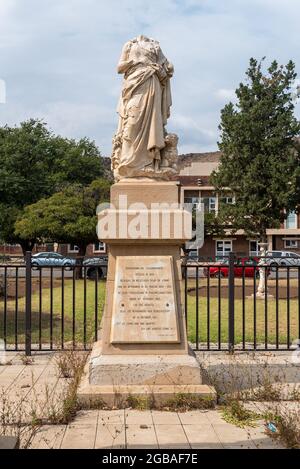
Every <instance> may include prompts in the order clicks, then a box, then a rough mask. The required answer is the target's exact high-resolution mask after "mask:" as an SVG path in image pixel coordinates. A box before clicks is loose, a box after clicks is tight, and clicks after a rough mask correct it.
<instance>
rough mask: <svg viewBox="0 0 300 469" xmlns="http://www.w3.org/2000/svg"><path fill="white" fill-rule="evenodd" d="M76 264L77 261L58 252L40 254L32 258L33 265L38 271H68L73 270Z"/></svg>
mask: <svg viewBox="0 0 300 469" xmlns="http://www.w3.org/2000/svg"><path fill="white" fill-rule="evenodd" d="M75 264H76V260H75V259H72V258H71V257H64V256H62V255H61V254H58V253H57V252H39V253H38V254H34V255H33V256H32V258H31V265H32V267H33V268H36V269H38V268H39V267H65V268H66V270H71V269H72V268H74V267H75Z"/></svg>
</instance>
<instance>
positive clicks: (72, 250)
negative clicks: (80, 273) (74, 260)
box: [68, 244, 79, 253]
mask: <svg viewBox="0 0 300 469" xmlns="http://www.w3.org/2000/svg"><path fill="white" fill-rule="evenodd" d="M68 252H70V253H78V252H79V247H78V246H77V245H76V244H68Z"/></svg>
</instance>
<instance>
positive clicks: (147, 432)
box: [126, 423, 158, 449]
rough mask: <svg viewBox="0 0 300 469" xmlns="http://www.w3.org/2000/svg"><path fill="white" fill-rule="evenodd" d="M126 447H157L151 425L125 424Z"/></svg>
mask: <svg viewBox="0 0 300 469" xmlns="http://www.w3.org/2000/svg"><path fill="white" fill-rule="evenodd" d="M126 447H127V448H128V449H133V448H135V449H138V448H143V449H147V448H154V449H155V448H158V442H157V438H156V434H155V430H154V426H153V425H147V424H138V423H136V424H126Z"/></svg>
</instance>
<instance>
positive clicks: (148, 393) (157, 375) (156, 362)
mask: <svg viewBox="0 0 300 469" xmlns="http://www.w3.org/2000/svg"><path fill="white" fill-rule="evenodd" d="M178 395H181V396H182V395H188V396H189V397H190V398H191V397H192V396H193V397H194V398H195V399H197V401H199V400H201V399H203V400H205V402H209V403H210V404H211V405H213V404H214V403H215V401H216V392H215V390H214V389H213V388H212V387H210V386H208V385H205V384H202V376H201V369H200V364H199V363H198V361H197V359H196V357H195V355H194V353H193V352H192V350H190V353H189V354H186V355H161V356H159V355H103V354H102V353H101V342H96V343H95V344H94V347H93V351H92V353H91V356H90V359H89V361H88V363H87V365H86V368H85V372H84V376H83V379H82V382H81V384H80V386H79V389H78V400H79V403H80V405H81V406H83V407H85V408H87V407H92V406H95V405H104V406H106V407H126V406H130V403H132V400H133V399H135V398H136V399H146V400H147V401H149V402H150V401H151V405H152V406H153V407H161V406H163V405H166V404H168V403H170V402H171V401H173V400H174V402H176V396H178Z"/></svg>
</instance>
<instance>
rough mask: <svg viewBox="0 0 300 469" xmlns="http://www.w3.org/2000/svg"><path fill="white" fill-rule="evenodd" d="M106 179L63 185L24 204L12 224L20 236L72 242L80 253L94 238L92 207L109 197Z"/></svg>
mask: <svg viewBox="0 0 300 469" xmlns="http://www.w3.org/2000/svg"><path fill="white" fill-rule="evenodd" d="M109 189H110V183H109V182H108V181H106V180H103V179H97V180H95V181H93V182H92V183H91V184H90V185H89V186H87V187H84V186H80V185H73V186H69V187H66V188H65V189H64V190H63V191H61V192H57V193H56V194H54V195H52V196H51V197H48V198H44V199H41V200H39V201H38V202H36V203H35V204H32V205H29V206H27V207H25V209H24V212H23V214H22V216H21V217H20V218H19V219H18V220H17V222H16V224H15V230H16V234H17V236H18V237H19V238H20V239H25V240H26V239H36V240H38V241H40V242H49V243H52V242H57V243H72V244H76V245H77V246H78V247H79V253H80V255H84V254H85V251H86V247H87V245H88V244H90V243H93V242H96V241H97V235H96V225H97V217H96V208H97V205H98V204H99V203H100V202H104V201H108V200H109Z"/></svg>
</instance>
